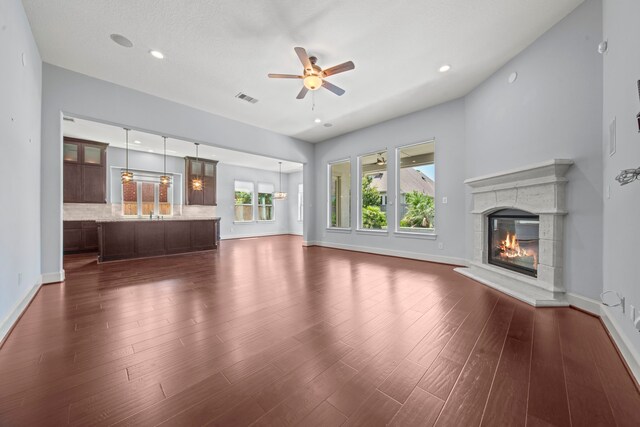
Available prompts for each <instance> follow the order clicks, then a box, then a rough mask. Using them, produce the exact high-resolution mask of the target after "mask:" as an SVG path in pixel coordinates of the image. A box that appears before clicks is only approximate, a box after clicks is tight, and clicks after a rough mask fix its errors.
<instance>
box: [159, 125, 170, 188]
mask: <svg viewBox="0 0 640 427" xmlns="http://www.w3.org/2000/svg"><path fill="white" fill-rule="evenodd" d="M162 139H163V140H164V169H163V172H162V176H160V184H163V185H166V186H169V185H171V177H170V176H169V175H167V137H166V136H163V137H162Z"/></svg>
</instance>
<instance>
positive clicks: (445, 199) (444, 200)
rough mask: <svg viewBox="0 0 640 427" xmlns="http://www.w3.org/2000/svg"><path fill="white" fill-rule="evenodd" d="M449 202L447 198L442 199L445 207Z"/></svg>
mask: <svg viewBox="0 0 640 427" xmlns="http://www.w3.org/2000/svg"><path fill="white" fill-rule="evenodd" d="M447 201H448V200H447V196H444V197H443V198H442V204H443V205H446V204H447Z"/></svg>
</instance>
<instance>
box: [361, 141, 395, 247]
mask: <svg viewBox="0 0 640 427" xmlns="http://www.w3.org/2000/svg"><path fill="white" fill-rule="evenodd" d="M382 152H385V153H386V154H387V200H388V196H389V160H390V159H389V149H388V148H387V147H384V148H381V149H379V150H375V151H370V152H368V153H362V154H359V155H358V156H357V157H356V161H357V165H356V168H357V170H358V174H357V176H356V181H357V182H356V187H358V188H357V199H356V200H357V202H356V205H357V211H358V223H357V228H356V231H357V232H359V233H361V234H389V215H388V214H389V208H387V212H386V215H387V228H386V229H380V230H378V229H375V228H364V227H363V226H362V161H361V159H362V158H363V157H365V156H371V155H373V154H378V153H382Z"/></svg>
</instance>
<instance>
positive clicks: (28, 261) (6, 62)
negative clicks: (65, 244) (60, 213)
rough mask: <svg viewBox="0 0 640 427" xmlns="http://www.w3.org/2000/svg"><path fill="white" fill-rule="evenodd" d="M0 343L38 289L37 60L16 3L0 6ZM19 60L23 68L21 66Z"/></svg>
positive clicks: (7, 0) (9, 1) (7, 1)
mask: <svg viewBox="0 0 640 427" xmlns="http://www.w3.org/2000/svg"><path fill="white" fill-rule="evenodd" d="M0 29H1V30H0V64H2V65H0V94H1V95H0V170H2V176H3V177H4V179H5V184H4V185H3V186H2V200H4V201H5V202H4V204H3V207H2V209H0V236H1V237H0V340H2V339H3V338H4V336H5V335H6V333H7V332H8V330H9V328H10V327H11V325H12V324H13V322H15V321H16V319H17V316H18V315H19V314H20V311H21V310H22V309H23V308H24V306H25V305H26V303H28V299H29V297H30V296H31V295H32V294H33V293H34V292H35V291H36V290H37V289H38V285H39V284H40V280H41V276H40V270H41V269H40V259H39V257H38V256H34V254H37V253H39V252H40V167H39V166H40V105H41V98H42V86H41V82H42V61H41V59H40V54H39V52H38V47H37V46H36V43H35V40H34V39H33V36H32V35H31V28H30V27H29V22H28V21H27V16H26V14H25V12H24V9H23V7H22V3H21V2H20V1H19V0H3V1H2V2H0ZM23 58H24V64H23Z"/></svg>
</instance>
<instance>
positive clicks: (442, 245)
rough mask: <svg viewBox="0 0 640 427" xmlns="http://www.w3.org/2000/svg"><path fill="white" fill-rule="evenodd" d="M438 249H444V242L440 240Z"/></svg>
mask: <svg viewBox="0 0 640 427" xmlns="http://www.w3.org/2000/svg"><path fill="white" fill-rule="evenodd" d="M438 249H440V250H442V249H444V243H442V242H438Z"/></svg>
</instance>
